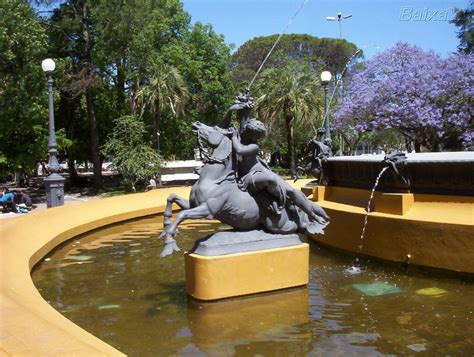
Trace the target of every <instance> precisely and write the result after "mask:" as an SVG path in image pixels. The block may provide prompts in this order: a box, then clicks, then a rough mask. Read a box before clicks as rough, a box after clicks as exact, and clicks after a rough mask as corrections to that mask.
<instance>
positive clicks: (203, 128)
mask: <svg viewBox="0 0 474 357" xmlns="http://www.w3.org/2000/svg"><path fill="white" fill-rule="evenodd" d="M192 128H193V132H194V133H195V134H196V135H197V137H198V142H199V146H200V149H203V148H202V142H203V141H204V142H206V143H207V144H208V145H209V146H210V147H211V148H212V149H214V153H213V156H212V157H209V156H208V157H207V159H208V160H211V161H215V162H222V160H225V159H226V158H228V157H229V155H230V153H231V152H232V141H231V140H230V138H229V137H228V136H230V135H231V134H232V133H231V131H229V130H226V129H221V128H219V127H217V126H215V127H212V126H209V125H206V124H203V123H201V122H198V121H197V122H194V123H193V124H192ZM201 152H203V150H201ZM206 156H207V155H206Z"/></svg>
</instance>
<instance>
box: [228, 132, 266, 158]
mask: <svg viewBox="0 0 474 357" xmlns="http://www.w3.org/2000/svg"><path fill="white" fill-rule="evenodd" d="M232 148H233V149H234V151H235V152H236V153H237V154H239V155H243V156H248V155H254V156H257V155H258V153H259V151H260V147H259V146H258V145H257V144H249V145H243V144H242V143H241V142H240V140H239V138H238V137H237V135H234V136H232Z"/></svg>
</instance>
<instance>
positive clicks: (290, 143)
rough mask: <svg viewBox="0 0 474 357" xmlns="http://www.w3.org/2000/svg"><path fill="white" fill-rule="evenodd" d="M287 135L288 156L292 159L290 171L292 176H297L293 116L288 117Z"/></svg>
mask: <svg viewBox="0 0 474 357" xmlns="http://www.w3.org/2000/svg"><path fill="white" fill-rule="evenodd" d="M286 135H287V142H288V156H289V159H290V173H291V177H295V176H296V155H295V143H294V132H293V118H292V117H289V116H287V117H286Z"/></svg>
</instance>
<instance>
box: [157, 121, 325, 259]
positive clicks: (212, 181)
mask: <svg viewBox="0 0 474 357" xmlns="http://www.w3.org/2000/svg"><path fill="white" fill-rule="evenodd" d="M192 128H193V132H194V133H195V134H196V135H197V137H198V142H199V144H200V146H202V141H205V142H206V143H207V145H208V146H209V147H210V148H211V149H212V150H213V153H212V155H206V157H205V159H204V166H203V167H202V168H201V171H200V173H199V175H200V177H199V179H198V180H197V181H196V182H195V183H194V185H193V187H192V189H191V194H190V197H189V200H186V199H183V198H181V197H179V196H177V195H176V194H171V195H170V196H169V197H168V199H167V205H166V209H165V212H164V222H163V225H164V229H163V232H162V233H161V235H160V238H161V237H165V239H166V241H165V242H166V244H165V248H164V249H163V251H162V253H161V255H160V256H161V257H164V256H167V255H170V254H172V253H173V251H179V248H178V246H177V244H176V241H175V240H174V239H173V238H174V236H175V234H176V232H177V228H178V226H179V224H180V223H181V222H182V221H184V220H186V219H217V220H219V221H221V222H223V223H225V224H228V225H230V226H232V227H233V228H235V229H236V230H239V231H249V230H255V229H264V230H267V231H269V232H271V233H277V234H288V233H295V232H309V233H323V229H324V227H325V226H326V225H327V224H328V220H329V217H328V216H327V215H326V213H325V212H324V210H323V209H322V208H321V207H319V206H318V205H316V204H314V203H312V202H310V201H309V200H308V199H307V198H306V196H305V195H304V194H303V193H302V192H301V191H299V190H295V189H294V188H293V187H291V186H290V185H289V184H288V183H287V182H286V181H284V180H283V179H281V178H279V176H278V178H279V179H280V180H281V182H280V181H279V182H278V184H279V185H282V186H284V188H285V192H286V193H287V194H288V196H289V198H290V199H289V200H287V201H286V203H285V205H284V207H283V209H282V210H280V211H278V212H275V211H274V210H272V209H269V207H270V206H271V203H272V200H273V198H272V197H271V196H269V195H268V194H266V193H265V192H248V191H247V190H244V189H242V187H241V186H239V182H238V181H239V179H238V177H237V173H236V170H235V167H236V166H235V165H236V162H235V161H236V159H235V156H236V155H235V153H233V147H232V139H231V136H232V130H229V129H222V128H219V127H210V126H208V125H205V124H203V123H200V122H196V123H194V124H193V125H192ZM201 149H202V147H201ZM268 170H270V169H268ZM295 202H299V203H298V204H295ZM173 203H176V204H177V205H178V206H179V207H180V208H181V209H182V211H180V212H179V213H178V214H177V216H176V219H175V220H174V221H173V222H171V216H172V205H173ZM310 216H311V219H310Z"/></svg>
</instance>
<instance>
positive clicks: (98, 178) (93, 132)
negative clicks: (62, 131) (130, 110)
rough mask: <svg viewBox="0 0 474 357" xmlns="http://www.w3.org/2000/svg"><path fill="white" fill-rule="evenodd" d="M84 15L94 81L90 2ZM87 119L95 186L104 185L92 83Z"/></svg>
mask: <svg viewBox="0 0 474 357" xmlns="http://www.w3.org/2000/svg"><path fill="white" fill-rule="evenodd" d="M82 17H83V26H84V28H83V36H84V59H85V65H86V68H87V71H88V74H87V80H88V81H93V77H94V73H93V64H92V46H93V45H92V39H91V30H90V25H89V24H90V21H89V20H90V19H89V7H88V2H87V1H84V2H83V3H82ZM85 95H86V107H87V119H88V121H89V132H90V140H91V154H92V164H93V165H94V187H95V188H99V187H101V186H102V167H101V160H100V153H99V132H98V129H97V118H96V116H95V110H94V101H93V98H92V88H91V84H89V85H88V87H87V88H86V90H85Z"/></svg>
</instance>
